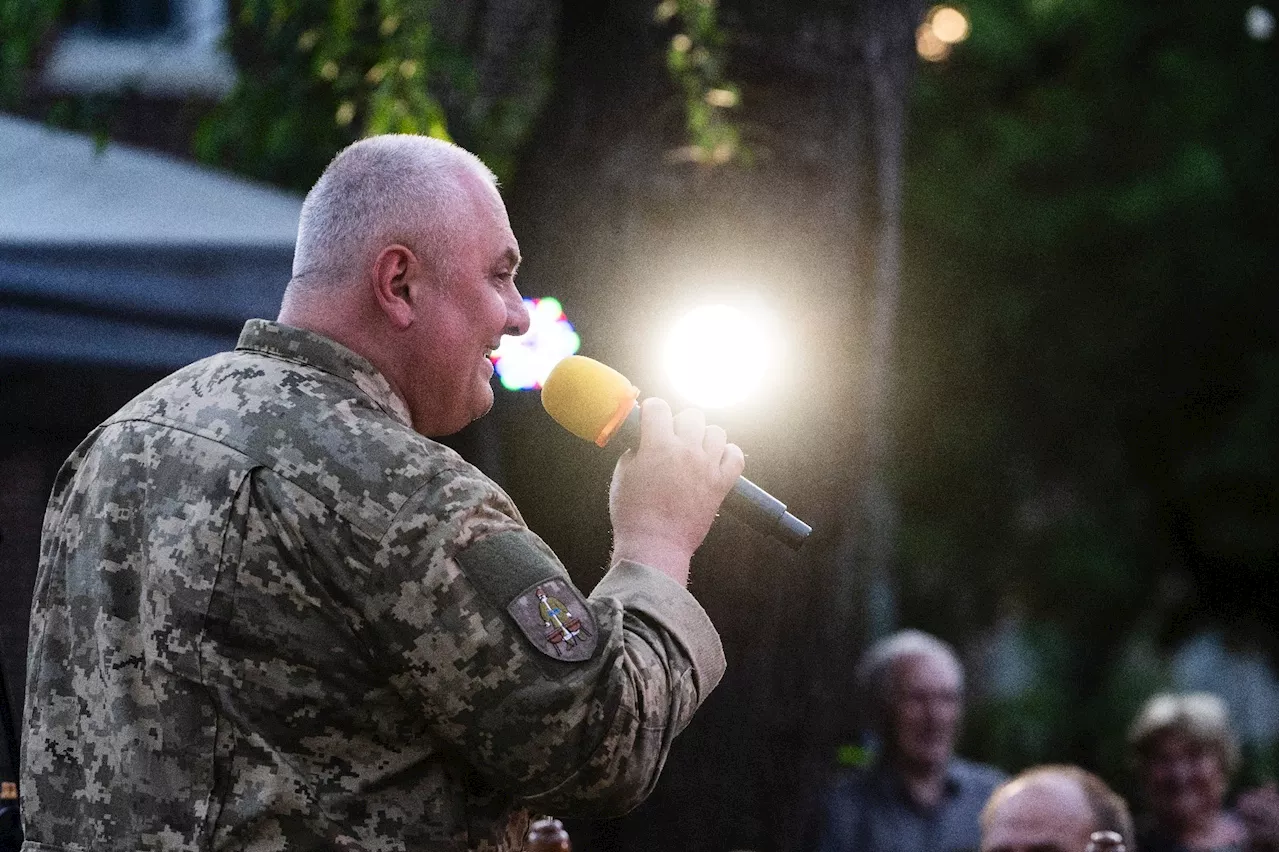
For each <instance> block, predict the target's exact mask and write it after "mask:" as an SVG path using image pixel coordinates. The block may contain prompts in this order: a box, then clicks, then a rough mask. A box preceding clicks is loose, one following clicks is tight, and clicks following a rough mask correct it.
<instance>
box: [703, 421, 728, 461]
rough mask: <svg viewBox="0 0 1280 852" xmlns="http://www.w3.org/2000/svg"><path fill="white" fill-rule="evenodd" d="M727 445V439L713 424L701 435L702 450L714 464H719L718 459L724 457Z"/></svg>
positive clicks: (721, 430)
mask: <svg viewBox="0 0 1280 852" xmlns="http://www.w3.org/2000/svg"><path fill="white" fill-rule="evenodd" d="M727 443H729V438H728V437H727V436H726V435H725V434H724V430H723V429H721V428H720V427H719V426H716V425H714V424H713V425H711V426H708V427H707V428H706V431H704V432H703V433H702V449H703V451H704V452H705V453H706V454H707V456H708V457H709V458H710V459H711V461H712V462H714V463H715V464H719V463H720V457H721V456H723V455H724V447H725V444H727Z"/></svg>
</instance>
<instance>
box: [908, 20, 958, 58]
mask: <svg viewBox="0 0 1280 852" xmlns="http://www.w3.org/2000/svg"><path fill="white" fill-rule="evenodd" d="M916 53H918V54H920V58H921V59H925V60H928V61H929V62H941V61H942V60H944V59H946V58H947V57H948V56H950V55H951V45H949V44H947V43H946V42H944V41H943V40H942V39H940V38H938V37H937V36H936V35H934V33H933V27H931V26H929V25H928V24H927V23H925V24H921V25H920V27H919V28H918V29H917V30H916Z"/></svg>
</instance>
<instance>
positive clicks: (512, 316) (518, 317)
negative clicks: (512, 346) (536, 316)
mask: <svg viewBox="0 0 1280 852" xmlns="http://www.w3.org/2000/svg"><path fill="white" fill-rule="evenodd" d="M528 330H529V308H528V307H527V306H526V305H525V303H524V299H523V298H521V297H520V294H519V293H518V292H516V293H514V295H513V296H512V297H511V298H510V299H508V301H507V328H506V332H505V333H506V334H509V335H511V336H512V337H519V336H520V335H522V334H524V333H525V332H527V331H528Z"/></svg>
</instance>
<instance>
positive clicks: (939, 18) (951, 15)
mask: <svg viewBox="0 0 1280 852" xmlns="http://www.w3.org/2000/svg"><path fill="white" fill-rule="evenodd" d="M929 29H931V30H933V34H934V35H935V36H937V38H938V41H940V42H942V43H943V44H959V43H960V42H962V41H964V40H965V39H967V38H968V37H969V19H968V18H966V17H965V16H964V14H963V13H962V12H961V11H960V10H959V9H956V8H953V7H951V6H935V7H934V8H933V11H932V12H930V13H929Z"/></svg>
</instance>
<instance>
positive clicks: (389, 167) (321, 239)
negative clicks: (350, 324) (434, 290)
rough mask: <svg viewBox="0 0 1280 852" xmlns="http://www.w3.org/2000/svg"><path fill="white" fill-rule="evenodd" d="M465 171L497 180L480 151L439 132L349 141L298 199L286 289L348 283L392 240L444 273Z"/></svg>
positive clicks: (315, 288) (463, 192) (460, 213)
mask: <svg viewBox="0 0 1280 852" xmlns="http://www.w3.org/2000/svg"><path fill="white" fill-rule="evenodd" d="M406 153H411V154H412V156H405V154H406ZM468 172H469V173H471V174H472V175H475V176H476V177H479V178H480V179H481V180H483V181H485V182H487V183H489V184H492V185H494V186H496V185H497V178H496V177H494V175H493V172H491V171H490V170H489V168H488V167H487V166H485V164H484V163H483V162H481V161H480V159H479V158H478V157H476V156H475V155H474V154H471V153H470V152H468V151H465V150H463V149H461V148H458V147H457V146H455V145H451V144H449V143H447V142H443V141H441V140H439V139H432V138H430V137H425V136H410V135H388V136H376V137H372V138H369V139H362V140H360V141H359V142H355V143H353V144H351V145H348V146H347V147H346V148H344V149H343V150H342V151H340V152H338V154H337V156H335V157H334V158H333V160H332V161H331V162H330V163H329V165H328V166H327V167H326V168H325V170H324V173H323V174H322V175H321V176H320V179H319V180H318V181H316V184H315V186H314V187H312V189H311V191H310V192H309V193H307V197H306V199H305V200H304V201H303V202H302V212H301V214H300V217H299V220H298V241H297V245H296V247H295V249H294V255H293V277H292V279H291V280H290V282H289V288H290V289H291V290H294V291H295V293H298V292H315V291H318V290H322V289H326V288H329V287H332V286H333V285H335V284H340V283H349V278H350V276H351V275H352V274H354V273H355V272H356V270H358V269H363V268H366V267H367V265H368V263H369V262H370V261H372V260H373V258H374V256H376V252H377V251H379V250H380V249H381V248H382V247H383V246H386V245H390V244H392V243H402V244H404V245H406V246H408V247H410V248H412V249H413V250H414V251H415V252H417V253H419V254H420V255H425V256H422V257H421V259H422V260H423V261H424V262H426V263H430V264H434V268H436V269H437V270H439V271H441V272H447V271H448V269H449V263H450V262H451V258H452V256H453V255H454V251H453V249H454V241H455V239H456V234H455V230H456V229H455V227H454V225H455V223H456V222H458V221H461V219H462V218H464V216H465V213H466V212H467V211H460V210H459V208H460V206H461V205H463V204H467V203H468V195H467V193H466V190H465V186H464V184H463V178H464V176H465V175H466V174H467V173H468Z"/></svg>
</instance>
